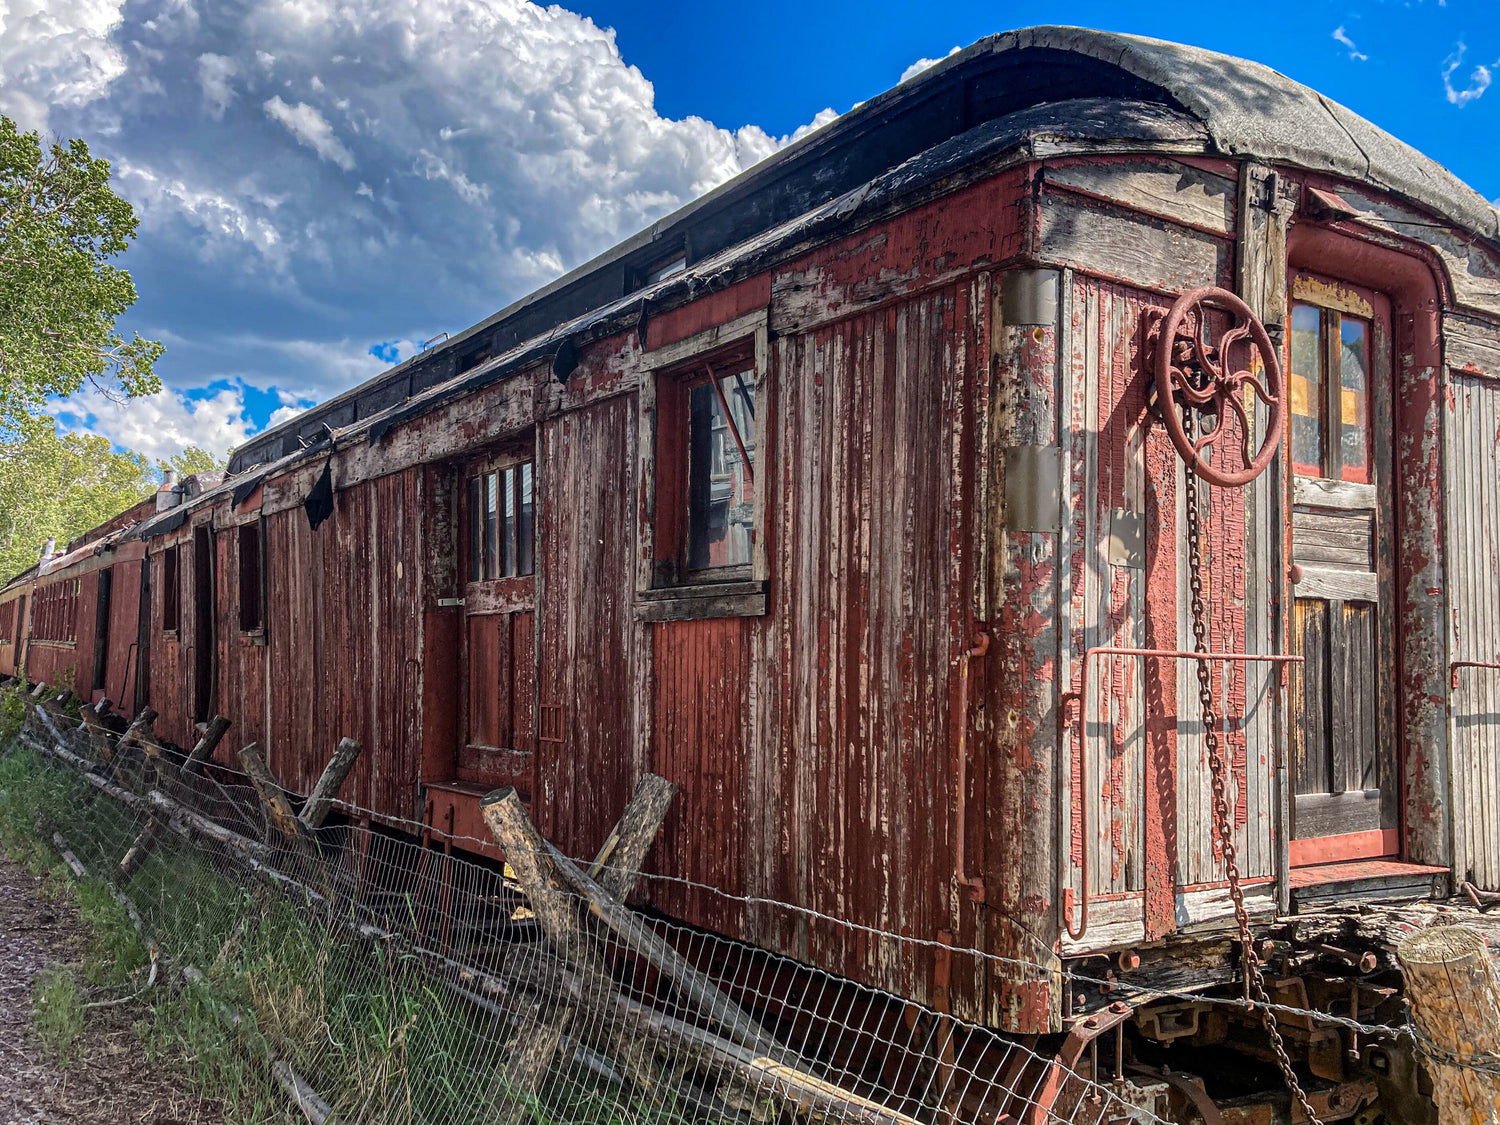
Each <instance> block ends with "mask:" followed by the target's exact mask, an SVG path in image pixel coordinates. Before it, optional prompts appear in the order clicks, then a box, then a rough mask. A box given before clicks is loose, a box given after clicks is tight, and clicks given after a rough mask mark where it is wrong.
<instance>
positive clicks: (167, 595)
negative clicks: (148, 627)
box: [161, 543, 182, 637]
mask: <svg viewBox="0 0 1500 1125" xmlns="http://www.w3.org/2000/svg"><path fill="white" fill-rule="evenodd" d="M180 549H181V547H180V545H179V544H177V543H173V544H172V545H171V546H169V547H164V548H163V549H162V552H161V631H162V635H163V636H167V637H175V636H177V635H178V633H179V631H180V630H181V628H182V556H181V555H180V554H179V553H178V552H179V551H180Z"/></svg>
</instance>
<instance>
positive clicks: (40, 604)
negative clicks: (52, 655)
mask: <svg viewBox="0 0 1500 1125" xmlns="http://www.w3.org/2000/svg"><path fill="white" fill-rule="evenodd" d="M81 588H82V582H81V581H80V580H79V579H77V578H65V579H63V580H62V581H61V582H54V583H52V584H51V585H50V586H44V587H42V588H41V589H40V590H38V591H37V592H36V605H35V607H34V608H33V610H32V623H31V636H32V640H34V641H43V642H47V641H50V642H52V643H54V644H72V643H73V642H75V641H76V640H77V639H78V594H79V591H80V589H81Z"/></svg>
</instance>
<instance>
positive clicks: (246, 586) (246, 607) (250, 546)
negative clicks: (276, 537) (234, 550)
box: [239, 523, 264, 632]
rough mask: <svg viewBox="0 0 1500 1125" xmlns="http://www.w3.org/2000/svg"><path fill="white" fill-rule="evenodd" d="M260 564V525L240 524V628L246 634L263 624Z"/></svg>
mask: <svg viewBox="0 0 1500 1125" xmlns="http://www.w3.org/2000/svg"><path fill="white" fill-rule="evenodd" d="M260 562H261V543H260V524H259V523H243V524H240V529H239V567H240V570H239V576H240V581H239V594H240V598H239V601H240V628H241V629H242V630H244V631H246V632H250V631H252V630H255V629H259V628H261V627H262V625H263V624H264V614H263V610H262V606H261V588H262V586H261V574H260Z"/></svg>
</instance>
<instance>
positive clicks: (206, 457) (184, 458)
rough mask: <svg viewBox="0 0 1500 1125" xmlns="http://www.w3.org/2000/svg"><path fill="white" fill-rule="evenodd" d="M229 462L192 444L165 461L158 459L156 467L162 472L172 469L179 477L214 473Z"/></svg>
mask: <svg viewBox="0 0 1500 1125" xmlns="http://www.w3.org/2000/svg"><path fill="white" fill-rule="evenodd" d="M228 464H229V462H228V461H226V460H224V459H223V458H222V457H215V456H214V455H213V454H212V453H210V452H209V451H208V450H206V449H199V448H198V447H197V446H196V445H190V446H188V447H187V448H186V449H184V450H183V451H182V452H181V453H178V454H176V455H174V456H172V457H168V458H167V459H166V460H165V461H158V462H157V463H156V467H157V468H158V469H159V470H161V471H162V472H166V471H167V470H168V469H171V470H172V471H173V472H175V473H176V474H177V477H178V479H179V480H180V479H182V478H183V477H190V476H192V475H193V474H194V473H212V472H217V471H221V470H223V469H224V468H225V467H226V466H228Z"/></svg>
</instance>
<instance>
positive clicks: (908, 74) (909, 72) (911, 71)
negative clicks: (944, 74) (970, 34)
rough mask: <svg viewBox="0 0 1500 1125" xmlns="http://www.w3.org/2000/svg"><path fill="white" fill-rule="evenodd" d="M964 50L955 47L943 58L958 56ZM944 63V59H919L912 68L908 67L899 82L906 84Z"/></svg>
mask: <svg viewBox="0 0 1500 1125" xmlns="http://www.w3.org/2000/svg"><path fill="white" fill-rule="evenodd" d="M962 50H963V48H962V47H954V48H953V49H952V50H951V51H949V52H948V54H946V55H944V56H943V58H949V57H950V56H952V55H956V54H958V52H960V51H962ZM942 61H943V59H918V60H917V61H916V62H914V63H912V64H911V66H909V67H907V68H906V69H905V70H903V71H902V72H901V77H900V78H899V79H897V81H898V82H905V81H906V80H907V79H908V78H915V77H916V76H917V75H919V74H921V73H922V72H923V71H924V70H927V69H929V68H931V67H934V66H937V64H938V63H940V62H942Z"/></svg>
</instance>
